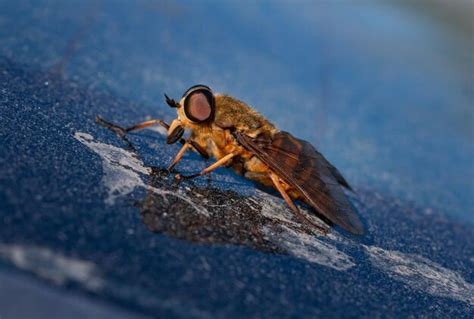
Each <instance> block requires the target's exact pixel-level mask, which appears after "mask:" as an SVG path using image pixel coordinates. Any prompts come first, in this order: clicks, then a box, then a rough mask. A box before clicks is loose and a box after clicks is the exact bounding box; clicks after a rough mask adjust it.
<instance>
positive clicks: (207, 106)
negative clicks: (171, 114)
mask: <svg viewBox="0 0 474 319" xmlns="http://www.w3.org/2000/svg"><path fill="white" fill-rule="evenodd" d="M184 112H185V114H186V117H187V118H188V119H190V120H191V121H193V122H196V123H203V122H206V121H208V120H209V119H210V118H211V117H212V116H213V113H214V97H213V95H212V92H211V91H210V90H208V89H204V88H199V89H197V90H196V91H194V92H190V93H189V94H188V95H187V96H186V98H185V100H184Z"/></svg>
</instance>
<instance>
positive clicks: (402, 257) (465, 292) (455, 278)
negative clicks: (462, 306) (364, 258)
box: [364, 246, 474, 305]
mask: <svg viewBox="0 0 474 319" xmlns="http://www.w3.org/2000/svg"><path fill="white" fill-rule="evenodd" d="M364 248H365V250H366V252H367V253H368V254H369V257H370V260H371V261H372V263H373V264H374V265H375V266H376V267H378V268H380V269H381V270H382V271H383V272H385V273H387V274H388V275H389V276H390V277H392V278H393V279H395V280H397V281H401V282H403V283H405V284H406V285H408V286H410V287H412V288H414V289H416V290H420V291H423V292H426V293H428V294H430V295H434V296H439V297H446V298H451V299H456V300H460V301H463V302H466V303H468V304H470V305H474V285H473V284H471V283H468V282H466V281H465V280H464V278H463V277H462V276H461V275H459V274H458V273H456V272H454V271H452V270H450V269H447V268H444V267H442V266H440V265H438V264H437V263H435V262H433V261H431V260H429V259H427V258H424V257H421V256H419V255H415V254H404V253H401V252H399V251H391V250H384V249H382V248H379V247H374V246H364Z"/></svg>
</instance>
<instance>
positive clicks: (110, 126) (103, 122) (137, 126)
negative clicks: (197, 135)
mask: <svg viewBox="0 0 474 319" xmlns="http://www.w3.org/2000/svg"><path fill="white" fill-rule="evenodd" d="M95 122H96V123H97V124H99V125H101V126H103V127H105V128H107V129H109V130H111V131H112V132H114V133H115V134H117V135H118V136H120V137H121V138H123V139H125V140H126V141H127V142H128V140H127V139H126V137H125V136H126V135H127V133H130V132H133V131H137V130H141V129H144V128H146V127H150V126H153V125H161V126H163V127H164V128H165V129H166V130H169V128H170V126H169V124H168V123H166V122H165V121H163V120H149V121H145V122H141V123H138V124H135V125H132V126H130V127H127V128H123V127H121V126H118V125H116V124H113V123H110V122H107V121H106V120H104V119H103V118H101V117H100V116H97V117H96V118H95ZM179 142H180V143H181V144H183V145H185V144H186V140H185V139H184V138H180V139H179ZM188 142H189V144H190V145H191V146H192V148H194V149H195V150H196V152H198V153H199V154H200V155H201V156H202V157H204V158H205V159H208V158H209V154H208V153H207V151H206V150H205V149H204V148H202V147H201V146H200V145H199V144H198V143H196V142H194V141H191V140H189V141H188ZM128 143H130V142H128Z"/></svg>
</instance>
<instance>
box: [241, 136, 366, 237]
mask: <svg viewBox="0 0 474 319" xmlns="http://www.w3.org/2000/svg"><path fill="white" fill-rule="evenodd" d="M234 136H235V137H236V138H237V140H238V142H239V143H241V144H242V146H244V147H245V148H246V149H247V150H249V151H251V152H253V153H254V154H255V155H256V156H257V157H258V158H259V159H260V160H261V161H262V162H264V163H265V164H266V165H268V166H269V167H270V169H271V170H273V171H274V172H275V173H276V174H277V175H278V176H279V177H280V178H281V179H283V180H284V181H285V182H286V183H288V184H289V185H291V186H292V187H293V188H294V189H296V190H297V191H298V192H299V193H300V194H301V195H302V196H303V197H304V199H305V200H306V202H307V203H308V204H309V205H311V206H312V207H313V208H314V209H316V210H317V211H318V212H319V213H320V214H321V215H323V216H324V217H326V218H327V219H329V220H330V221H331V222H333V223H334V224H337V225H339V226H341V227H342V228H344V229H346V230H347V231H349V232H351V233H354V234H362V233H363V232H364V230H363V226H362V223H361V222H360V220H359V218H358V216H357V215H356V213H355V212H354V210H353V209H352V206H351V205H350V203H349V201H348V200H347V198H346V195H345V194H344V191H343V189H342V187H341V186H344V187H346V188H349V189H350V186H349V185H348V183H347V182H346V180H345V179H344V177H342V175H341V174H340V173H339V171H338V170H337V169H336V168H335V167H334V166H333V165H331V164H330V163H329V162H328V160H326V159H325V158H324V156H323V155H322V154H321V153H319V152H318V151H316V149H315V148H314V147H313V146H312V145H311V144H310V143H308V142H306V141H303V140H300V139H297V138H295V137H294V136H292V135H291V134H290V133H288V132H278V133H275V134H274V135H273V136H271V135H264V134H261V135H259V136H258V137H256V138H252V137H249V136H247V135H245V133H242V132H239V131H236V132H234Z"/></svg>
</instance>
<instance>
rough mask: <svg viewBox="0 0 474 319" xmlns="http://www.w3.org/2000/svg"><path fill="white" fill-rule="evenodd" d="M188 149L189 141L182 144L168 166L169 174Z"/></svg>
mask: <svg viewBox="0 0 474 319" xmlns="http://www.w3.org/2000/svg"><path fill="white" fill-rule="evenodd" d="M190 147H191V144H190V143H189V141H187V142H186V143H184V145H183V147H181V149H180V150H179V152H178V154H177V155H176V157H175V158H174V160H173V161H172V162H171V164H170V166H168V172H171V171H172V170H173V168H174V167H175V166H176V164H178V162H179V161H180V160H181V159H182V158H183V155H184V153H186V151H187V150H188V148H190Z"/></svg>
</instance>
